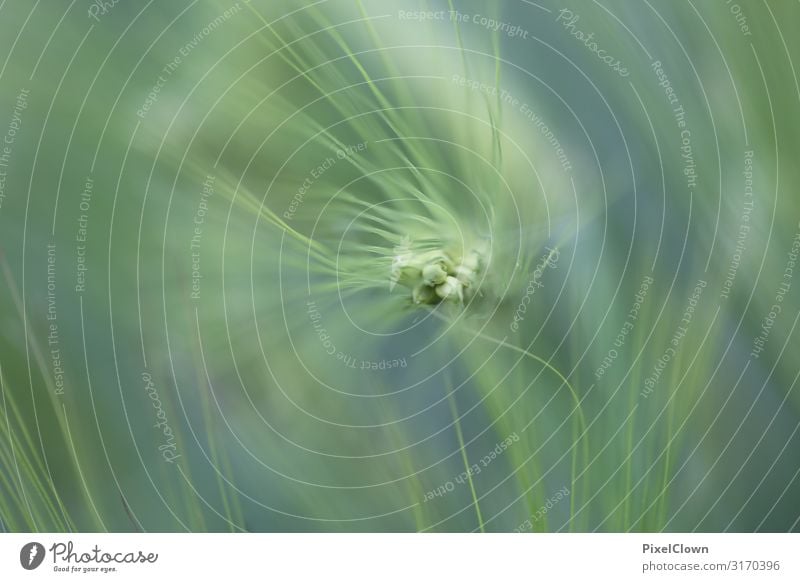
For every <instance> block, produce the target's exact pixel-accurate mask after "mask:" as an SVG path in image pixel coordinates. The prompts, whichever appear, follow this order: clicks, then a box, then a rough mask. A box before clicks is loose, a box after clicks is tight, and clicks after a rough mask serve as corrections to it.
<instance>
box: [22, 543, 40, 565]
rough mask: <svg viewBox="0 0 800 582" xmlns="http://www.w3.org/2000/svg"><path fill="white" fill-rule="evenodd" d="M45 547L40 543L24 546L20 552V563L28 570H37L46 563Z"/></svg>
mask: <svg viewBox="0 0 800 582" xmlns="http://www.w3.org/2000/svg"><path fill="white" fill-rule="evenodd" d="M44 554H45V551H44V546H43V545H42V544H40V543H39V542H30V543H28V544H25V545H24V546H22V550H20V552H19V563H20V564H22V567H23V568H25V569H26V570H35V569H36V568H38V567H39V566H41V564H42V562H43V561H44Z"/></svg>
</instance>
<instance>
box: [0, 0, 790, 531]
mask: <svg viewBox="0 0 800 582" xmlns="http://www.w3.org/2000/svg"><path fill="white" fill-rule="evenodd" d="M798 22H800V5H798V4H797V3H795V2H781V1H771V0H764V1H761V2H758V1H752V2H739V3H738V4H737V3H735V2H729V1H725V0H718V1H713V2H711V1H708V2H692V1H691V0H681V1H678V2H648V1H647V0H645V1H644V2H641V3H640V2H629V1H622V0H613V1H603V2H589V1H581V2H577V1H576V2H572V3H568V4H561V3H557V2H549V1H546V0H543V1H541V2H528V1H526V0H519V1H509V2H502V3H500V2H498V3H485V2H477V1H468V0H463V1H460V0H453V1H452V2H422V1H420V2H417V1H402V2H390V1H384V0H364V1H360V2H350V1H344V0H328V1H324V0H323V1H321V2H313V3H312V2H288V1H266V0H252V1H251V2H245V1H244V0H239V2H228V3H226V2H218V1H204V2H199V1H197V0H193V1H188V0H180V1H175V2H160V3H156V2H152V1H150V2H144V1H140V2H133V1H130V2H129V1H120V2H105V3H103V2H88V1H72V2H70V3H66V2H42V1H40V0H37V1H36V2H30V1H23V0H5V1H3V2H0V87H1V88H2V89H1V90H0V134H2V136H3V137H2V138H0V139H3V140H4V141H3V143H2V144H0V267H1V269H2V276H0V382H1V383H2V385H1V386H0V388H1V389H2V399H0V421H1V422H0V530H5V531H34V530H44V531H105V530H108V531H184V530H189V531H206V530H210V531H241V530H248V531H595V530H598V531H662V530H664V531H694V530H696V531H712V532H713V531H797V530H798V528H799V526H798V523H799V522H798V520H800V514H799V513H798V507H800V504H799V503H798V496H800V482H798V479H797V477H798V473H800V453H799V452H798V451H800V448H798V445H799V444H800V436H799V435H798V426H800V424H799V423H800V396H799V395H798V390H797V389H796V382H797V379H798V374H799V373H800V367H799V366H798V361H797V360H796V359H795V358H796V355H797V351H798V346H799V345H800V342H799V341H798V337H797V334H796V325H797V322H798V318H799V317H800V312H799V311H798V306H800V301H798V292H800V281H797V280H796V274H797V273H796V272H795V269H796V261H797V254H798V250H800V238H798V237H800V199H798V186H799V185H800V175H799V174H798V172H800V167H798V164H797V163H796V158H797V152H798V143H797V140H798V139H800V85H798V78H797V73H796V67H795V60H796V59H797V57H799V56H800V45H798V43H800V41H798V40H797V37H796V35H794V34H793V27H794V25H796V24H797V23H798ZM434 208H435V209H437V210H435V211H434V210H433V209H434ZM441 216H446V217H449V218H445V219H441ZM436 217H439V218H436ZM411 233H417V234H418V233H423V234H422V235H421V236H425V233H427V234H428V235H429V236H436V237H438V236H441V237H445V236H451V237H452V238H453V239H457V240H465V239H466V238H469V237H472V238H473V239H480V240H484V241H489V242H490V243H491V247H492V254H491V261H489V263H488V265H487V266H486V269H485V273H484V274H485V280H484V282H483V283H482V284H481V287H480V291H481V294H480V296H476V299H475V301H471V302H470V304H469V305H468V306H460V305H441V306H436V307H435V308H433V309H428V308H425V309H423V308H422V307H419V306H414V305H411V304H410V301H409V299H408V292H407V291H408V290H405V291H403V290H393V291H391V292H390V291H389V276H390V270H391V263H390V261H391V258H392V253H393V252H394V251H393V247H392V244H391V241H393V240H394V241H395V242H396V241H397V240H399V237H402V236H403V235H410V234H411ZM553 250H555V251H556V254H555V255H551V258H552V262H551V263H550V264H549V265H545V266H544V268H538V270H537V267H539V266H540V265H541V264H542V260H543V257H547V256H548V253H552V251H553ZM521 306H525V307H524V309H521ZM439 307H441V308H439Z"/></svg>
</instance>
